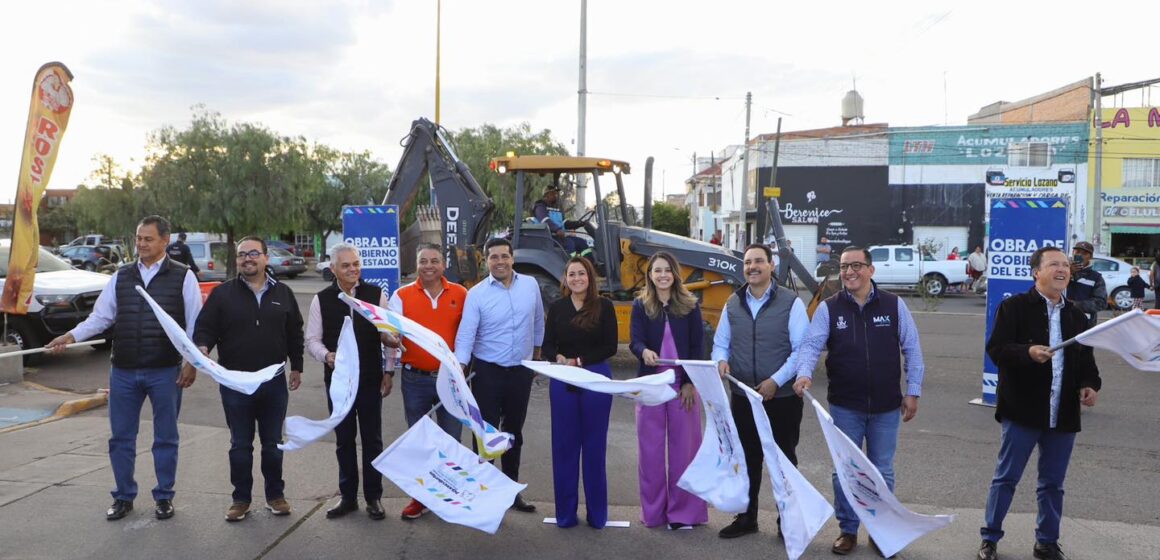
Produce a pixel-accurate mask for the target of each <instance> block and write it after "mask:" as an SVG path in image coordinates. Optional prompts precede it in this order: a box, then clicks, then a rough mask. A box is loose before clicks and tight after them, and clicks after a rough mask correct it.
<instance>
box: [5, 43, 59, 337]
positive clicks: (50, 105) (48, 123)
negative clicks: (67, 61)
mask: <svg viewBox="0 0 1160 560" xmlns="http://www.w3.org/2000/svg"><path fill="white" fill-rule="evenodd" d="M72 78H73V75H72V72H69V71H68V68H66V67H65V65H63V64H61V63H59V62H50V63H48V64H45V65H44V66H41V67H40V70H38V71H37V72H36V79H35V80H33V82H32V103H31V104H30V106H29V109H28V127H27V128H26V129H25V132H24V157H23V158H21V160H20V180H19V182H18V183H17V187H16V201H15V205H14V206H15V208H13V212H12V249H11V252H9V254H8V277H7V278H6V279H5V281H4V291H3V293H0V311H3V312H5V313H16V314H20V315H23V314H26V313H28V304H29V302H30V301H31V299H32V284H33V281H34V277H35V275H36V265H37V263H38V261H39V257H40V227H39V225H38V224H37V222H36V210H37V208H38V207H39V206H40V197H41V196H42V195H43V194H44V189H45V188H47V187H48V180H49V178H50V177H51V176H52V167H53V164H55V163H56V154H57V152H59V150H60V140H61V138H62V137H63V136H64V130H65V128H66V127H67V126H68V117H69V115H70V114H71V113H72V106H73V92H72V88H70V87H69V85H68V84H69V82H70V81H72Z"/></svg>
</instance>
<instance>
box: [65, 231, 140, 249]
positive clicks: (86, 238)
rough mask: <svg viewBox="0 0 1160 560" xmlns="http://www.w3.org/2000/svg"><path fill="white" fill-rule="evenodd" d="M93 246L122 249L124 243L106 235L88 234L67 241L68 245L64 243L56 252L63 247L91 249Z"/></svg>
mask: <svg viewBox="0 0 1160 560" xmlns="http://www.w3.org/2000/svg"><path fill="white" fill-rule="evenodd" d="M94 245H121V246H122V247H124V245H125V242H124V241H121V240H120V239H113V238H111V237H109V236H107V235H101V234H99V233H90V234H88V235H82V236H80V237H78V238H76V239H73V240H72V241H69V242H68V243H66V244H64V245H61V246H60V248H59V249H58V250H57V251H58V252H59V251H61V250H63V249H64V248H65V247H83V246H90V247H91V246H94Z"/></svg>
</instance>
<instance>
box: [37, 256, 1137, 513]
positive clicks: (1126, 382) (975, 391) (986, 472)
mask: <svg viewBox="0 0 1160 560" xmlns="http://www.w3.org/2000/svg"><path fill="white" fill-rule="evenodd" d="M289 284H290V285H291V286H292V287H293V289H294V290H295V292H296V295H297V297H298V299H299V303H300V304H301V306H302V309H303V311H304V312H305V310H306V309H307V306H308V305H309V302H310V298H311V297H312V295H313V293H314V292H316V291H317V290H319V289H321V288H322V287H324V286H325V283H324V282H322V281H321V279H318V278H311V277H307V278H302V279H296V280H291V281H289ZM907 301H908V304H909V305H910V306H911V308H912V310H914V311H915V318H916V321H917V323H918V325H919V330H920V333H921V338H922V347H923V352H924V356H925V361H926V366H927V370H926V378H925V382H924V385H923V396H922V398H921V399H920V401H919V403H920V407H919V413H918V417H917V418H916V419H915V420H914V421H912V422H910V423H907V424H905V425H904V426H903V429H902V434H901V437H900V443H899V449H898V456H897V464H896V471H897V480H898V483H897V487H898V488H897V494H898V497H899V498H900V499H901V500H902V501H903V502H908V503H921V504H929V505H932V506H945V507H948V508H959V507H980V508H981V507H982V506H983V504H984V502H985V492H986V488H987V485H988V483H989V480H990V476H991V473H992V470H993V468H994V462H995V455H996V452H997V439H998V435H999V425H998V424H997V423H996V422H995V420H994V417H993V410H992V409H990V408H985V407H980V406H975V405H971V404H969V403H968V401H970V400H971V399H973V398H976V397H978V396H980V393H981V373H980V371H981V360H982V348H983V322H984V312H985V302H984V299H983V298H981V297H978V296H950V297H948V298H946V299H944V300H942V301H941V302H940V304H939V307H938V312H935V313H931V312H924V311H922V309H923V305H922V300H921V299H918V298H908V299H907ZM1097 359H1098V362H1099V364H1100V366H1101V370H1102V374H1103V377H1104V390H1103V391H1102V392H1101V393H1100V400H1099V405H1098V406H1097V407H1095V408H1094V409H1090V410H1087V411H1085V413H1084V417H1083V423H1084V432H1083V433H1082V434H1080V436H1079V438H1078V439H1077V445H1076V450H1075V454H1074V457H1073V460H1072V464H1071V469H1070V471H1069V474H1068V503H1069V511H1074V510H1071V509H1070V508H1071V507H1077V508H1082V512H1083V517H1085V518H1089V519H1097V520H1107V521H1120V522H1125V523H1145V524H1153V525H1160V511H1158V510H1157V509H1156V507H1155V504H1157V503H1160V437H1157V435H1156V426H1157V416H1158V412H1157V411H1158V410H1160V408H1158V407H1157V406H1156V405H1155V403H1156V401H1157V400H1158V399H1160V376H1156V375H1149V374H1145V373H1141V372H1138V371H1136V370H1133V369H1131V368H1129V367H1128V366H1127V365H1126V364H1124V363H1123V362H1122V361H1121V360H1119V359H1118V358H1117V357H1115V356H1114V355H1111V354H1108V353H1104V352H1102V351H1101V352H1097ZM107 364H108V358H107V353H106V352H102V351H98V350H86V349H74V350H70V351H68V352H66V353H65V354H64V355H62V356H58V357H54V358H53V359H51V360H50V361H49V362H48V363H46V364H45V365H44V366H43V367H41V368H39V369H38V370H37V371H35V372H32V373H30V374H29V375H28V376H27V379H28V380H29V381H34V382H36V383H40V384H42V385H46V386H49V387H55V388H61V389H68V390H73V391H77V392H89V391H92V390H95V389H97V388H100V387H105V386H107V385H108V380H107V376H108V369H107ZM635 368H636V360H635V358H634V357H633V356H632V355H631V354H630V353H629V352H628V351H627V350H625V349H622V350H621V352H620V353H619V354H618V355H617V356H616V357H615V358H614V359H613V370H614V375H615V376H617V377H619V378H626V377H631V376H632V375H634V372H635ZM305 370H306V371H305V372H304V376H303V384H302V387H301V388H299V389H298V390H297V391H296V392H293V393H291V397H290V410H289V413H290V414H297V415H303V416H307V417H310V418H323V417H325V416H327V415H328V413H327V410H326V398H325V390H324V386H323V381H322V369H321V366H320V365H319V364H318V363H317V362H315V361H314V360H312V359H311V358H309V357H307V359H306V368H305ZM816 381H817V382H816V383H815V389H814V391H813V393H814V394H815V395H816V396H818V397H819V398H824V395H825V391H826V389H825V388H826V379H825V375H824V374H821V375H819V376H818V378H817V380H816ZM401 403H402V401H401V398H400V396H399V394H398V388H397V387H396V388H395V392H394V393H393V394H392V395H390V396H389V397H387V398H386V400H385V401H384V411H383V417H384V421H383V423H384V437H385V439H386V441H387V442H390V441H392V440H394V439H395V437H397V436H398V435H399V434H401V433H402V432H403V431H404V430H405V429H406V425H405V422H404V420H403V412H402V404H401ZM105 410H106V409H99V410H97V411H94V412H92V413H90V414H97V415H103V414H105ZM147 414H148V413H147V412H145V413H143V418H147V417H148V415H147ZM181 422H182V423H183V424H188V425H195V426H206V427H215V428H224V427H225V426H226V424H225V417H224V414H223V412H222V408H221V400H220V397H219V395H218V389H217V386H216V384H215V383H214V382H213V381H212V380H210V379H209V378H208V377H207V376H204V375H202V376H199V379H198V381H197V383H196V384H195V385H194V386H193V387H192V388H191V389H189V390H187V391H186V392H185V396H184V401H183V405H182V412H181ZM332 440H333V438H331V441H332ZM608 442H609V444H608V445H609V452H608V471H609V473H612V474H610V477H609V479H610V488H609V496H610V497H611V500H612V502H613V504H615V505H621V506H635V505H637V504H638V502H637V497H636V496H637V480H636V477H635V476H632V473H635V471H636V433H635V420H634V411H633V408H632V406H631V403H629V402H628V401H625V400H622V399H617V400H616V401H615V404H614V406H613V410H612V421H611V427H610V429H609V437H608ZM524 445H525V448H524V455H523V456H524V463H525V465H529V467H527V468H525V469H523V472H524V473H526V474H524V476H525V480H523V481H522V482H526V483H528V484H530V487H529V490H528V492H529V495H530V496H532V498H533V499H539V500H550V499H551V495H552V491H551V488H552V481H551V469H549V468H547V465H549V464H550V460H551V457H550V422H549V403H548V392H547V383H546V382H544V381H542V380H538V381H537V384H536V386H535V387H534V388H533V392H532V398H531V403H530V405H529V413H528V422H527V426H526V427H525V444H524ZM225 451H226V450H225V449H224V448H223V449H222V450H221V460H222V468H224V467H225V460H226V457H225ZM798 454H799V457H800V460H801V470H802V472H803V474H805V475H806V477H807V478H809V479H810V480H811V481H813V482H814V484H815V485H817V486H818V488H820V489H823V492H825V493H827V494H828V492H827V491H826V489H828V488H829V486H830V482H829V473H830V469H831V466H830V462H829V456H828V454H827V451H826V447H825V445H824V442H823V440H822V439H821V433H820V430H819V428H818V425H817V422H816V421H815V419H814V418H813V417H812V416H810V408H809V407H808V406H807V408H806V416H805V418H804V419H803V421H802V440H801V444H800V446H799V448H798ZM288 460H293V459H292V458H291V459H288ZM537 465H542V467H539V468H538V467H537ZM288 482H289V484H291V485H293V484H294V481H293V480H290V481H288ZM395 491H396V492H397V490H395ZM1072 504H1078V505H1077V506H1072ZM763 507H768V504H763ZM1014 508H1015V510H1016V511H1034V493H1033V492H1029V491H1023V492H1020V493H1019V494H1018V495H1017V497H1016V502H1015V506H1014Z"/></svg>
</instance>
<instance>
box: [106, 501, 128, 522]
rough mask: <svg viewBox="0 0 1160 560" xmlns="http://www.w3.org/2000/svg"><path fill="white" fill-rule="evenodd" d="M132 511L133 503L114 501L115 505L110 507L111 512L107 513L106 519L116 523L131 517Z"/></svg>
mask: <svg viewBox="0 0 1160 560" xmlns="http://www.w3.org/2000/svg"><path fill="white" fill-rule="evenodd" d="M131 511H133V502H131V501H129V500H113V505H111V506H109V510H108V511H106V512H105V519H107V520H109V521H116V520H118V519H121V518H122V517H125V516H126V515H129V512H131Z"/></svg>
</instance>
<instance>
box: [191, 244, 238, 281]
mask: <svg viewBox="0 0 1160 560" xmlns="http://www.w3.org/2000/svg"><path fill="white" fill-rule="evenodd" d="M193 235H194V234H189V235H188V236H187V239H186V240H185V244H186V245H188V246H189V254H190V255H192V256H193V262H195V263H197V268H198V269H199V270H198V273H197V279H198V281H200V282H223V281H225V279H226V265H227V264H228V263H227V262H226V261H227V259H229V244H227V243H226V242H225V241H218V240H216V239H204V238H203V239H194V240H191V239H188V237H193ZM202 235H204V234H202Z"/></svg>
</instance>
